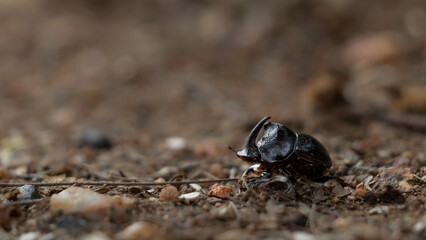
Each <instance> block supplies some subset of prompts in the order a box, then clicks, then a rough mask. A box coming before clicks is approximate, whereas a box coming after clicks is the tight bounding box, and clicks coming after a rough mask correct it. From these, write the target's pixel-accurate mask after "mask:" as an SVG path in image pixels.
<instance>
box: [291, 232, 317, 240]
mask: <svg viewBox="0 0 426 240" xmlns="http://www.w3.org/2000/svg"><path fill="white" fill-rule="evenodd" d="M293 239H294V240H314V239H315V237H314V235H312V234H309V233H305V232H295V233H293Z"/></svg>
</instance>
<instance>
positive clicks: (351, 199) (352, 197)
mask: <svg viewBox="0 0 426 240" xmlns="http://www.w3.org/2000/svg"><path fill="white" fill-rule="evenodd" d="M347 199H348V200H350V201H355V200H356V198H355V197H354V196H347Z"/></svg>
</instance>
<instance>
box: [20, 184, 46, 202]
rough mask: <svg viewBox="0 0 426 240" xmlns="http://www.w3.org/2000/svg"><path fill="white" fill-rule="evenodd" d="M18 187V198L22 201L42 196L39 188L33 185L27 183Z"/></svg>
mask: <svg viewBox="0 0 426 240" xmlns="http://www.w3.org/2000/svg"><path fill="white" fill-rule="evenodd" d="M18 189H19V192H20V193H19V194H18V199H19V200H21V201H24V200H33V199H39V198H41V196H40V194H39V193H38V189H37V188H36V187H35V186H33V185H29V184H27V185H24V186H21V187H18Z"/></svg>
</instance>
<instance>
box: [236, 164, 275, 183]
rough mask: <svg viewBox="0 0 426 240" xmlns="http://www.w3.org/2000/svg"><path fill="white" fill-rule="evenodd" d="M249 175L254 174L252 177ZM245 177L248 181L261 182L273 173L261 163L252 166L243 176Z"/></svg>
mask: <svg viewBox="0 0 426 240" xmlns="http://www.w3.org/2000/svg"><path fill="white" fill-rule="evenodd" d="M249 176H253V177H252V178H250V179H247V178H248V177H249ZM242 177H243V178H244V179H247V180H248V181H247V182H248V183H261V182H263V181H265V180H266V179H269V178H271V177H272V173H271V172H270V171H268V170H267V169H265V168H263V167H262V166H261V165H260V164H254V165H252V166H250V167H249V168H248V169H247V170H246V171H245V172H244V173H243V176H242Z"/></svg>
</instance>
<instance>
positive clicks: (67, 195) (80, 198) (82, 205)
mask: <svg viewBox="0 0 426 240" xmlns="http://www.w3.org/2000/svg"><path fill="white" fill-rule="evenodd" d="M135 204H136V199H134V198H131V197H125V196H108V195H103V194H100V193H97V192H94V191H92V190H89V189H85V188H80V187H69V188H67V189H65V190H64V191H62V192H60V193H58V194H53V195H52V197H51V200H50V207H51V210H53V211H56V210H62V211H63V212H64V213H83V214H88V215H90V214H95V213H101V212H103V211H105V210H107V209H109V208H111V207H112V206H113V205H115V206H119V207H133V206H135Z"/></svg>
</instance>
